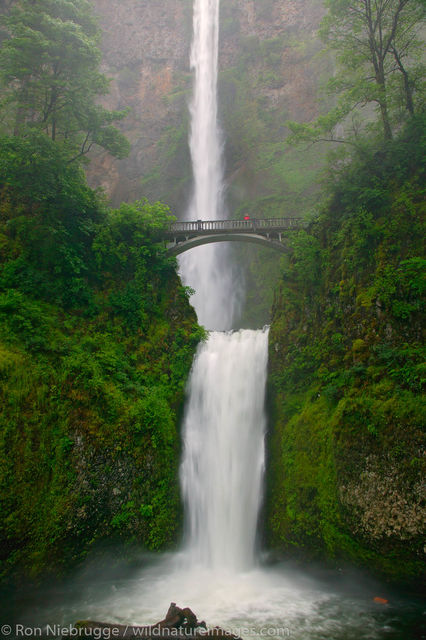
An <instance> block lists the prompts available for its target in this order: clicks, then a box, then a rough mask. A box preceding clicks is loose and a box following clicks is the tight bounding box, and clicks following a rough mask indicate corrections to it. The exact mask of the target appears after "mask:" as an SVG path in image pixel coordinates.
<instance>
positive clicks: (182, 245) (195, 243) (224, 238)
mask: <svg viewBox="0 0 426 640" xmlns="http://www.w3.org/2000/svg"><path fill="white" fill-rule="evenodd" d="M212 242H252V243H254V244H261V245H262V246H264V247H268V248H269V249H275V251H280V252H281V253H287V252H288V247H287V245H286V244H284V242H280V241H279V240H275V239H272V238H266V237H265V236H261V235H257V234H250V235H249V234H248V233H232V234H226V233H224V234H214V235H211V236H195V237H194V238H189V239H188V240H182V241H180V242H177V243H176V244H170V245H168V247H167V253H168V254H169V255H170V256H178V255H179V254H181V253H184V252H185V251H189V250H190V249H193V248H194V247H200V246H201V245H203V244H211V243H212Z"/></svg>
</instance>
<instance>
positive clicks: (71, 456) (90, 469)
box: [0, 0, 204, 575]
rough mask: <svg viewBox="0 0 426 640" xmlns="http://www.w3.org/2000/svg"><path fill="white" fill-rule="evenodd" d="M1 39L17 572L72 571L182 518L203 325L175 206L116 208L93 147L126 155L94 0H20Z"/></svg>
mask: <svg viewBox="0 0 426 640" xmlns="http://www.w3.org/2000/svg"><path fill="white" fill-rule="evenodd" d="M2 26H3V30H2V33H1V35H2V48H1V50H0V67H1V68H0V82H1V86H0V127H1V128H0V132H1V133H2V134H3V135H2V136H1V137H0V264H1V271H0V403H1V407H2V411H1V414H0V546H1V553H0V561H1V567H0V575H7V574H13V573H16V572H19V571H22V572H23V573H26V574H33V575H36V574H38V573H40V572H42V571H44V570H54V571H61V570H62V569H64V568H65V567H67V566H70V565H71V564H72V563H74V562H76V561H78V560H81V559H82V558H83V557H84V556H85V555H86V554H87V552H88V551H89V550H90V549H91V548H92V547H93V545H94V544H95V543H97V542H99V541H102V540H105V539H106V538H108V539H111V538H113V539H114V538H117V539H118V540H120V541H122V542H125V541H137V543H138V544H141V545H143V546H144V547H145V548H148V549H160V548H165V547H167V546H169V545H170V544H172V543H173V542H175V541H176V537H177V532H178V529H179V525H180V513H181V509H180V499H179V493H178V482H177V473H178V461H179V455H178V453H179V451H178V449H179V438H178V434H177V424H178V415H179V411H180V408H181V404H182V401H183V394H184V386H185V382H186V378H187V375H188V372H189V369H190V367H191V364H192V358H193V354H194V351H195V348H196V345H197V343H198V342H199V340H200V339H202V338H203V335H204V334H203V330H202V329H200V327H199V326H198V325H197V323H196V317H195V313H194V311H193V309H192V307H191V306H190V305H189V302H188V291H187V290H186V289H185V288H184V287H183V286H182V285H181V283H180V281H179V279H178V277H177V274H176V263H175V261H174V260H173V259H170V258H167V256H166V253H165V247H164V242H163V241H162V239H161V232H162V230H163V229H164V228H165V227H166V226H167V225H168V224H169V222H170V221H171V220H172V218H171V216H170V213H169V211H168V209H167V207H165V206H164V205H162V204H160V203H155V204H150V203H149V202H147V201H145V200H143V201H139V202H136V203H134V204H122V205H121V206H120V207H119V208H118V209H116V210H110V209H109V208H108V207H107V205H106V203H105V202H104V199H103V197H102V195H101V194H100V193H97V192H95V191H93V190H91V189H90V188H89V187H88V185H87V182H86V178H85V174H84V172H83V169H82V166H81V163H82V162H83V160H84V157H85V155H86V153H87V152H88V151H89V150H90V148H91V147H92V146H93V145H94V144H95V145H98V146H100V147H102V148H104V149H106V150H108V151H109V152H111V153H112V154H113V155H116V156H118V157H122V156H123V155H125V154H126V152H127V151H128V148H129V143H128V141H127V140H126V139H125V138H124V137H123V136H122V134H121V133H120V132H119V131H118V130H117V129H115V128H114V127H113V126H112V122H114V121H115V120H117V119H118V120H119V119H120V118H122V117H123V115H124V112H109V111H107V110H106V109H104V108H103V107H100V106H99V105H98V104H97V103H96V98H97V96H99V95H102V94H104V93H105V92H106V90H107V87H108V81H107V79H106V78H105V77H104V76H103V74H101V73H100V72H99V70H98V66H99V62H100V52H99V49H98V46H97V43H98V39H99V33H98V30H97V27H96V23H95V21H94V19H93V16H92V14H91V8H90V4H89V3H88V2H86V0H72V1H65V0H58V1H56V2H50V1H48V0H42V1H41V2H37V3H34V2H28V1H27V0H22V1H21V2H19V3H17V2H12V3H10V4H9V5H8V7H7V9H6V10H5V12H4V10H3V15H2Z"/></svg>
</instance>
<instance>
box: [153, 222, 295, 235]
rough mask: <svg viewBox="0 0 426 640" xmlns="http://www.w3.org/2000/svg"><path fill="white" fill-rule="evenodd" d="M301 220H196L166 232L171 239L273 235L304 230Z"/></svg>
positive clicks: (174, 224)
mask: <svg viewBox="0 0 426 640" xmlns="http://www.w3.org/2000/svg"><path fill="white" fill-rule="evenodd" d="M303 227H304V224H303V221H302V220H301V219H300V218H251V219H250V220H195V221H184V222H174V223H173V224H171V225H170V227H169V229H168V230H167V231H166V235H167V236H168V237H170V238H178V237H182V236H184V237H188V236H193V235H194V234H196V235H197V236H202V235H211V234H212V233H213V234H214V233H223V232H224V231H225V232H226V233H241V232H243V233H264V234H266V233H272V232H279V231H289V230H291V229H302V228H303Z"/></svg>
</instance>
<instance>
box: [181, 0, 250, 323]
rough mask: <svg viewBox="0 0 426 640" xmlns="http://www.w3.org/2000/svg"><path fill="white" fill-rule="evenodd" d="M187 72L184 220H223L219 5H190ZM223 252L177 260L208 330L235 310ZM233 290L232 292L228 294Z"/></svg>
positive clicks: (212, 248) (211, 1) (207, 249)
mask: <svg viewBox="0 0 426 640" xmlns="http://www.w3.org/2000/svg"><path fill="white" fill-rule="evenodd" d="M193 29H194V35H193V42H192V47H191V60H190V64H191V70H192V71H193V73H194V90H193V97H192V102H191V105H190V113H191V133H190V140H189V146H190V152H191V159H192V167H193V176H194V186H193V193H192V198H191V202H190V205H189V207H188V210H187V213H186V217H187V219H188V220H220V219H223V218H225V217H226V216H225V213H224V211H225V207H224V184H223V160H222V139H221V133H220V129H219V125H218V115H217V110H218V109H217V78H218V49H219V0H194V20H193ZM227 253H228V252H227V248H226V246H223V245H218V244H213V245H207V246H203V247H199V248H197V249H193V250H192V251H189V252H188V253H186V254H184V255H183V256H181V257H180V259H179V266H180V273H181V275H182V279H183V281H184V282H185V284H187V285H189V286H191V287H192V288H193V289H194V290H195V294H194V296H193V299H192V303H193V304H194V307H195V308H196V310H197V315H198V319H199V321H200V323H201V324H203V325H204V326H206V327H207V328H208V329H216V330H222V331H223V330H227V329H230V328H231V326H232V321H233V317H234V314H235V308H236V307H237V301H238V299H239V296H238V288H236V287H235V286H234V283H233V280H234V277H233V273H232V268H231V265H230V264H229V261H228V260H227ZM233 289H234V291H232V290H233Z"/></svg>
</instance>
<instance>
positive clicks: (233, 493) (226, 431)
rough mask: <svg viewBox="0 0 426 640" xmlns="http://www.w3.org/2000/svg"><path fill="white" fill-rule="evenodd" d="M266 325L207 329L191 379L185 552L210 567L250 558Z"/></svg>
mask: <svg viewBox="0 0 426 640" xmlns="http://www.w3.org/2000/svg"><path fill="white" fill-rule="evenodd" d="M267 343H268V331H267V330H264V331H250V330H244V331H238V332H234V333H212V334H211V335H210V337H209V340H208V342H207V343H205V344H203V345H201V347H200V349H199V351H198V354H197V356H196V359H195V362H194V367H193V371H192V375H191V379H190V382H189V398H188V403H187V407H186V413H185V418H184V425H183V433H184V457H183V462H182V466H181V484H182V491H183V497H184V501H185V506H186V519H187V551H188V552H189V556H190V558H191V560H192V561H193V562H195V563H199V564H202V565H203V564H204V565H207V566H209V567H212V568H224V567H226V568H227V569H247V568H248V567H250V566H251V565H252V564H253V560H254V547H255V536H256V525H257V518H258V511H259V504H260V499H261V488H262V476H263V465H264V435H265V422H266V421H265V414H264V404H265V385H266V370H267V353H268V349H267Z"/></svg>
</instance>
